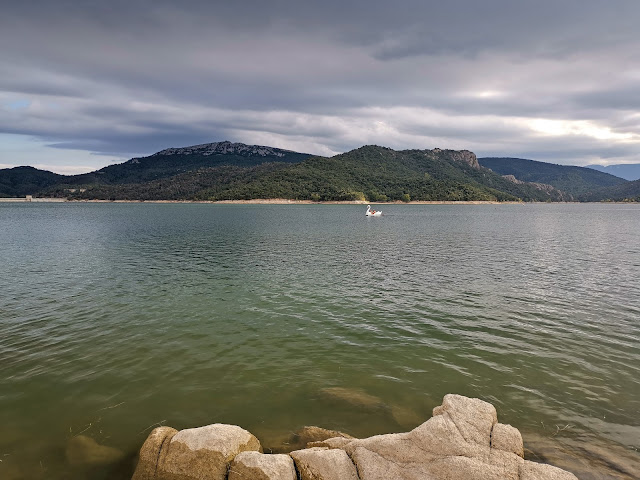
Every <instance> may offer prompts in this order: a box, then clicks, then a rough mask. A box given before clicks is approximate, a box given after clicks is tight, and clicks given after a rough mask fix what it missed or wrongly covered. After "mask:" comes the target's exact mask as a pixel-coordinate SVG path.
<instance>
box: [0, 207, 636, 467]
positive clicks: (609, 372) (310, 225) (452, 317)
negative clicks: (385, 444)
mask: <svg viewBox="0 0 640 480" xmlns="http://www.w3.org/2000/svg"><path fill="white" fill-rule="evenodd" d="M381 209H382V210H383V216H382V217H380V218H366V217H365V216H364V210H365V208H364V207H363V206H358V205H211V204H210V205H206V204H80V203H69V204H27V203H24V204H9V203H6V204H2V203H0V249H1V250H0V251H1V255H0V432H1V435H0V460H1V462H0V478H2V479H5V480H8V479H11V480H13V479H21V478H25V479H27V478H28V479H41V478H42V479H45V478H46V479H67V478H98V479H99V478H118V479H120V478H129V477H130V475H131V473H132V467H131V465H132V463H131V461H132V457H133V455H134V454H135V452H136V451H137V450H138V449H139V448H140V446H141V444H142V443H143V441H144V440H145V438H146V436H147V435H148V434H149V432H150V431H151V429H152V428H153V427H154V426H158V425H160V424H162V425H169V426H172V427H175V428H178V429H182V428H188V427H194V426H201V425H207V424H210V423H232V424H237V425H240V426H242V427H244V428H246V429H248V430H249V431H251V432H252V433H254V434H255V435H256V436H257V437H258V438H259V439H260V440H261V442H262V444H263V446H264V447H265V450H268V448H269V447H272V448H278V447H279V446H281V445H282V443H283V442H286V440H287V437H288V436H289V435H290V434H291V432H294V431H295V430H297V429H299V428H300V427H302V426H304V425H319V426H322V427H325V428H332V429H338V430H342V431H344V432H347V433H350V434H352V435H354V436H368V435H373V434H379V433H389V432H397V431H406V430H408V429H411V428H413V427H415V426H416V425H418V424H419V423H422V422H423V421H425V420H427V419H428V418H430V416H431V409H432V408H433V407H435V406H436V405H439V404H440V403H441V401H442V397H443V396H444V395H445V394H447V393H459V394H463V395H467V396H472V397H478V398H481V399H483V400H486V401H489V402H491V403H493V404H494V405H495V406H496V408H497V410H498V418H499V420H500V421H501V422H502V423H510V424H512V425H514V426H515V427H517V428H519V429H520V431H521V432H522V433H523V436H524V438H525V446H526V447H527V448H528V449H529V450H530V451H528V452H527V456H528V458H529V459H539V460H545V461H548V462H551V463H554V464H556V465H559V466H562V467H564V468H569V469H572V470H573V471H574V472H576V473H577V474H578V475H579V476H580V478H589V479H590V478H603V479H604V478H607V479H608V478H616V479H617V478H639V477H638V473H637V472H638V471H640V453H638V450H639V449H640V293H639V292H638V281H639V279H640V206H637V205H599V204H598V205H588V204H587V205H466V206H462V205H384V206H382V207H381ZM335 387H340V388H343V389H348V390H339V391H340V392H343V393H344V392H349V391H353V392H355V393H354V394H356V395H357V394H360V395H361V394H362V392H366V393H367V394H369V395H371V396H375V397H377V398H378V399H380V402H381V403H383V404H384V408H375V409H366V408H355V407H354V406H353V405H352V404H351V403H349V401H348V399H345V398H336V397H332V395H331V394H330V392H335V391H338V390H335ZM327 389H329V390H327ZM332 389H333V390H332ZM79 434H80V435H86V436H89V437H91V438H93V439H95V440H96V441H97V442H98V443H99V444H102V445H107V446H110V447H115V448H118V449H119V450H122V451H123V452H125V453H126V454H127V455H128V457H127V459H126V460H125V461H124V462H121V463H120V464H118V465H117V466H109V467H100V468H94V469H91V470H87V469H85V468H81V467H74V466H72V465H69V463H68V461H67V460H66V458H65V449H66V446H67V442H68V441H69V439H71V438H72V437H73V436H75V435H79Z"/></svg>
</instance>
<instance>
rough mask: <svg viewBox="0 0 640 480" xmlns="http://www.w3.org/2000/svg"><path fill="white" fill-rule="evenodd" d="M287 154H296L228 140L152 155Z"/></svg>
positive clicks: (167, 150) (278, 155) (166, 150)
mask: <svg viewBox="0 0 640 480" xmlns="http://www.w3.org/2000/svg"><path fill="white" fill-rule="evenodd" d="M287 153H295V152H292V151H291V150H283V149H281V148H274V147H266V146H262V145H246V144H244V143H232V142H229V141H227V140H225V141H223V142H213V143H203V144H200V145H192V146H190V147H181V148H166V149H164V150H162V151H160V152H158V153H154V154H153V155H151V156H152V157H155V156H167V155H202V156H205V157H206V156H208V155H224V154H235V155H242V156H248V155H257V156H260V157H267V156H272V157H284V156H285V155H286V154H287Z"/></svg>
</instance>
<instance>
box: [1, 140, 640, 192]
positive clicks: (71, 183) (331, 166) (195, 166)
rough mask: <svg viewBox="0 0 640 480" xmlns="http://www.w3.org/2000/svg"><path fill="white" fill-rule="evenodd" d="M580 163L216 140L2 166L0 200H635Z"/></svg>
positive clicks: (617, 181)
mask: <svg viewBox="0 0 640 480" xmlns="http://www.w3.org/2000/svg"><path fill="white" fill-rule="evenodd" d="M637 183H638V182H628V181H627V180H625V179H622V178H619V177H616V176H614V175H610V174H608V173H603V172H599V171H597V170H594V169H590V168H584V167H570V166H562V165H554V164H549V163H544V162H536V161H533V160H526V159H517V158H480V159H477V158H476V156H475V155H474V154H473V153H472V152H469V151H466V150H461V151H457V150H441V149H437V148H436V149H433V150H401V151H397V150H392V149H390V148H386V147H380V146H376V145H367V146H364V147H360V148H358V149H355V150H352V151H350V152H346V153H343V154H339V155H336V156H333V157H330V158H327V157H320V156H313V155H310V154H306V153H299V152H293V151H290V150H283V149H278V148H273V147H267V146H257V145H245V144H241V143H231V142H216V143H208V144H203V145H195V146H190V147H183V148H169V149H166V150H162V151H160V152H157V153H155V154H153V155H150V156H147V157H138V158H132V159H130V160H128V161H126V162H124V163H120V164H114V165H109V166H108V167H104V168H102V169H100V170H97V171H94V172H90V173H86V174H82V175H69V176H67V175H58V174H55V173H52V172H48V171H45V170H38V169H35V168H33V167H15V168H11V169H3V170H0V196H3V197H20V196H25V195H36V196H41V197H64V198H68V199H72V200H74V199H75V200H90V199H101V200H211V201H217V200H240V199H256V198H288V199H298V200H316V201H336V200H338V201H339V200H362V201H371V202H383V201H410V200H420V201H429V200H450V201H456V200H468V201H469V200H496V201H516V200H522V201H544V202H549V201H571V200H580V201H602V200H625V199H626V200H634V201H638V200H639V199H640V184H637Z"/></svg>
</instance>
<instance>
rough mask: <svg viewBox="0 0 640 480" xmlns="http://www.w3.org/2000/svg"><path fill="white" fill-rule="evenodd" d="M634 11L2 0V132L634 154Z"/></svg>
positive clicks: (589, 5)
mask: <svg viewBox="0 0 640 480" xmlns="http://www.w3.org/2000/svg"><path fill="white" fill-rule="evenodd" d="M637 18H640V3H638V2H637V1H635V0H633V1H628V0H614V1H611V2H607V3H605V2H599V1H584V0H582V1H577V0H564V1H561V2H558V1H548V0H541V1H517V2H515V1H513V0H486V1H482V2H478V1H476V0H452V1H449V2H434V1H424V0H421V1H417V0H416V1H413V0H406V1H401V2H393V3H392V2H387V1H380V0H369V1H366V2H365V1H350V2H344V1H342V2H339V1H337V0H327V1H324V2H299V1H298V2H293V1H289V0H274V1H257V0H256V1H238V2H212V1H188V0H187V1H184V2H179V3H178V2H169V1H164V0H155V1H151V0H148V1H126V2H125V1H109V2H104V1H100V2H98V1H83V2H79V1H69V0H63V1H58V2H51V1H42V0H41V1H38V0H36V1H30V2H15V4H14V5H9V6H5V7H4V8H3V12H2V15H1V16H0V44H2V45H3V48H2V49H1V50H0V133H14V134H21V135H30V136H33V137H35V138H39V139H42V140H45V141H47V142H48V143H49V144H51V145H54V146H56V147H59V148H71V149H79V150H87V151H91V152H96V153H102V154H113V155H125V154H132V155H133V154H135V155H141V154H145V153H152V152H154V151H157V150H160V149H162V148H165V147H168V146H179V145H188V144H193V143H203V142H208V141H216V140H222V139H225V138H228V139H231V140H236V141H244V142H247V143H260V142H262V143H271V144H274V145H275V146H282V147H285V148H294V149H298V150H305V151H311V152H312V153H321V154H330V153H332V152H339V151H344V150H348V149H351V148H355V147H358V146H360V145H362V144H365V143H378V144H382V145H388V146H392V147H395V148H416V147H418V148H431V147H433V146H436V144H437V146H440V147H443V148H445V147H450V148H462V147H464V148H471V149H473V150H475V151H476V152H477V153H478V154H480V155H484V154H492V155H495V154H501V155H509V156H511V155H515V154H527V155H529V154H531V155H537V156H538V157H544V158H548V156H549V155H556V154H557V155H558V161H560V160H563V161H564V160H565V159H570V161H571V162H575V163H590V162H592V161H593V159H594V157H598V158H603V159H607V158H617V157H619V158H624V159H626V160H625V161H629V159H633V156H634V155H636V154H637V147H638V145H639V142H640V126H639V124H638V118H637V116H634V114H635V112H636V111H637V109H638V106H639V104H640V97H638V93H637V92H638V91H640V89H639V88H637V84H638V81H639V80H640V76H639V74H638V70H637V69H636V68H635V67H634V66H635V65H638V64H640V54H639V53H638V49H637V45H638V40H640V35H638V33H637V29H636V25H635V23H636V19H637ZM16 105H18V106H22V105H28V106H26V107H24V108H16V107H15V106H16ZM540 120H543V121H542V122H541V121H540ZM585 145H587V146H588V147H589V148H588V149H585V148H583V146H585ZM6 160H7V159H2V158H0V163H7V162H6Z"/></svg>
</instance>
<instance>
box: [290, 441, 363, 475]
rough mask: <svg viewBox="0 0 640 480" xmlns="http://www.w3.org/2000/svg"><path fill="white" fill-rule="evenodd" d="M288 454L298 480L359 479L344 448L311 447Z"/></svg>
mask: <svg viewBox="0 0 640 480" xmlns="http://www.w3.org/2000/svg"><path fill="white" fill-rule="evenodd" d="M290 455H291V457H292V458H293V461H294V462H295V463H296V467H297V469H298V472H299V473H300V480H359V478H358V472H357V471H356V467H355V465H354V464H353V462H352V461H351V459H350V458H349V456H348V455H347V454H346V453H345V451H344V450H339V449H335V450H330V449H326V448H319V447H313V448H307V449H305V450H296V451H295V452H291V454H290Z"/></svg>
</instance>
